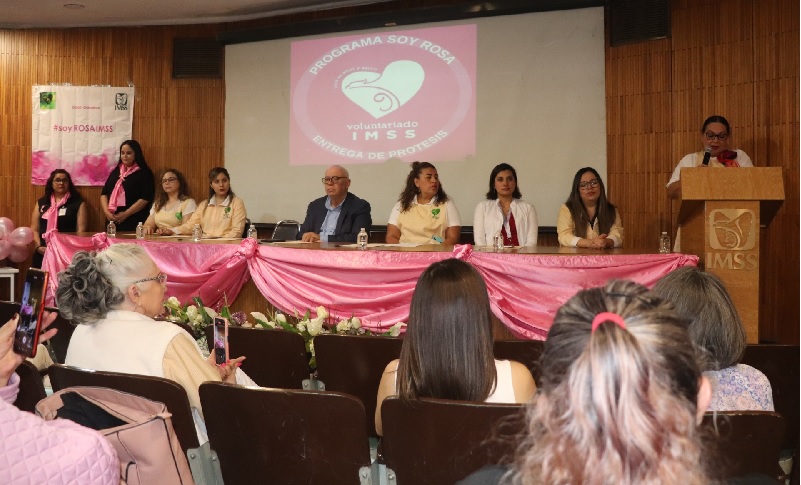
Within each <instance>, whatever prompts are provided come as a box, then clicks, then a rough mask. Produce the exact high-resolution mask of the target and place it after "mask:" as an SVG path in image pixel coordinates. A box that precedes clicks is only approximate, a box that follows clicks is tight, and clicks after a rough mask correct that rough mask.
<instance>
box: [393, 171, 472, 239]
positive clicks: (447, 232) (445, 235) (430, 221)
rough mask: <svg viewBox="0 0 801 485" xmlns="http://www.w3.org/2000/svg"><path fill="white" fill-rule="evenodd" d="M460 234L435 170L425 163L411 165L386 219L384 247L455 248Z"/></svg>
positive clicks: (458, 221) (453, 208) (456, 215)
mask: <svg viewBox="0 0 801 485" xmlns="http://www.w3.org/2000/svg"><path fill="white" fill-rule="evenodd" d="M461 232H462V220H461V218H460V217H459V211H458V210H457V209H456V204H455V203H454V202H453V200H451V199H450V198H449V197H448V194H446V193H445V191H444V190H443V189H442V184H440V182H439V175H438V174H437V168H436V167H434V166H433V165H431V164H430V163H428V162H414V163H412V170H411V172H409V175H408V176H407V177H406V187H405V188H404V189H403V192H401V195H400V198H399V199H398V202H397V203H396V204H395V207H393V208H392V213H391V214H390V215H389V222H388V223H387V237H386V241H387V243H388V244H397V243H418V244H420V243H422V244H456V243H458V242H459V235H460V234H461Z"/></svg>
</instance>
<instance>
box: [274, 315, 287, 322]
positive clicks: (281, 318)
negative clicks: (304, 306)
mask: <svg viewBox="0 0 801 485" xmlns="http://www.w3.org/2000/svg"><path fill="white" fill-rule="evenodd" d="M275 321H277V322H281V323H286V315H284V314H283V313H276V314H275Z"/></svg>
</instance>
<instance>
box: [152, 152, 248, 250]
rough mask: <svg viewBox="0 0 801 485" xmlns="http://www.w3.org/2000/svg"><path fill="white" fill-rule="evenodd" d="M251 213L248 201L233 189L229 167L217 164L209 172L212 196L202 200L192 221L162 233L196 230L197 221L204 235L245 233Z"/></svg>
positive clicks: (220, 235) (231, 235)
mask: <svg viewBox="0 0 801 485" xmlns="http://www.w3.org/2000/svg"><path fill="white" fill-rule="evenodd" d="M247 217H248V215H247V211H245V203H244V202H242V199H240V198H239V197H237V196H236V195H234V191H233V190H231V177H230V176H229V175H228V170H226V169H224V168H223V167H214V168H212V169H211V171H210V172H209V198H208V199H207V200H204V201H203V202H201V203H200V205H199V206H198V208H197V210H196V211H195V212H194V214H192V217H190V218H189V220H188V221H187V220H184V223H183V224H182V225H180V226H178V227H175V228H172V229H167V228H164V229H162V230H161V231H160V232H159V233H160V234H162V235H164V236H169V235H171V234H192V229H193V228H194V227H195V225H196V224H200V227H201V229H202V230H203V237H227V238H233V237H242V232H243V231H244V230H245V220H246V219H247Z"/></svg>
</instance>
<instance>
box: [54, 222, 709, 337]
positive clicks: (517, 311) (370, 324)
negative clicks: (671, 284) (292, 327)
mask: <svg viewBox="0 0 801 485" xmlns="http://www.w3.org/2000/svg"><path fill="white" fill-rule="evenodd" d="M120 242H128V243H134V244H139V245H141V246H143V247H144V248H145V250H146V251H147V252H148V254H150V256H151V257H152V258H153V260H154V261H155V262H156V264H157V265H158V267H159V268H160V269H161V271H163V272H164V273H166V274H167V275H168V276H169V279H168V283H167V295H168V296H175V297H177V298H178V299H179V300H180V301H182V302H186V301H188V300H189V299H190V298H191V297H193V296H200V297H201V298H202V299H203V302H204V303H205V304H206V306H209V307H217V306H219V305H221V304H222V303H224V302H233V301H234V300H236V297H237V295H238V294H239V293H240V291H241V290H242V287H243V285H244V284H245V283H246V282H247V281H248V280H249V279H252V280H253V282H254V283H255V285H256V287H257V288H258V290H259V292H260V293H261V294H262V295H263V296H264V298H266V299H267V300H268V301H269V302H270V303H271V304H272V305H273V306H274V307H276V308H278V309H281V310H282V311H285V312H288V313H293V312H295V311H297V312H299V313H301V314H302V313H304V312H305V311H306V310H307V309H310V308H311V309H313V308H316V307H318V306H320V305H322V306H324V307H325V308H326V309H327V310H328V311H329V313H330V314H331V316H332V317H334V318H348V317H350V316H353V315H355V316H358V317H359V318H360V319H361V321H362V325H363V326H364V327H365V328H368V329H371V330H376V331H381V330H386V329H387V328H389V327H390V326H392V325H393V324H395V323H397V322H399V321H406V319H407V317H408V315H409V302H410V301H411V297H412V292H413V291H414V287H415V284H416V282H417V279H418V277H419V276H420V274H421V273H422V272H423V271H424V270H425V269H426V268H427V267H428V266H429V265H430V264H432V263H434V262H436V261H440V260H443V259H447V258H458V259H461V260H464V261H466V262H468V263H470V264H471V265H473V266H474V267H475V268H476V269H477V270H478V272H479V273H480V274H481V275H482V276H483V278H484V281H485V282H486V284H487V291H488V293H489V299H490V305H491V307H492V311H493V313H494V314H495V316H496V317H497V318H498V319H499V320H500V321H501V322H502V323H503V324H504V325H505V326H506V327H507V328H508V329H509V330H510V331H511V332H512V333H513V334H514V335H516V336H518V337H521V338H529V339H543V338H545V336H546V334H547V332H548V329H549V328H550V326H551V321H552V320H553V316H554V314H555V313H556V310H557V309H558V308H559V307H560V306H561V305H562V304H563V303H564V302H565V301H567V300H568V299H569V298H570V297H571V296H573V295H574V294H575V293H576V292H577V291H579V290H582V289H585V288H592V287H595V286H601V285H603V284H605V283H606V282H607V281H608V280H610V279H629V280H633V281H636V282H638V283H641V284H643V285H645V286H648V287H651V286H652V285H653V284H654V283H656V281H657V280H658V279H659V278H661V277H662V276H664V275H665V274H667V273H669V272H670V271H672V270H674V269H676V268H678V267H681V266H686V265H697V263H698V257H697V256H693V255H687V254H678V253H672V254H654V253H645V252H642V251H633V250H624V249H611V250H603V251H598V250H591V249H577V248H557V247H537V248H519V249H505V250H503V251H500V252H497V251H493V250H492V249H490V248H479V247H473V246H471V245H469V244H468V245H456V246H450V247H449V246H440V245H427V246H418V247H416V248H376V249H368V250H364V251H361V250H358V249H353V248H346V247H342V246H341V245H337V244H333V243H315V244H292V243H283V244H282V243H271V244H259V243H258V242H257V241H256V240H253V239H244V240H237V241H224V242H215V241H203V242H201V243H194V242H192V241H191V240H190V239H188V238H172V239H165V238H158V237H157V236H156V237H148V238H146V239H143V240H137V239H134V238H132V237H130V236H128V237H126V236H121V237H117V238H109V237H107V236H106V234H104V233H100V234H94V235H76V234H67V233H57V232H54V233H53V234H52V235H51V236H50V237H49V240H48V246H47V251H46V253H45V257H44V262H43V265H42V267H43V269H45V270H47V271H50V272H51V274H52V275H54V276H55V275H56V274H57V273H58V272H59V271H61V270H63V269H64V268H66V267H67V266H68V265H69V263H70V261H71V260H72V256H73V255H74V254H75V253H76V252H78V251H100V250H103V249H105V248H107V247H109V246H110V245H111V244H116V243H120ZM50 285H51V290H52V291H50V292H49V294H50V295H51V297H50V298H52V295H54V294H55V289H56V287H57V285H58V278H57V277H51V278H50ZM51 303H52V300H51Z"/></svg>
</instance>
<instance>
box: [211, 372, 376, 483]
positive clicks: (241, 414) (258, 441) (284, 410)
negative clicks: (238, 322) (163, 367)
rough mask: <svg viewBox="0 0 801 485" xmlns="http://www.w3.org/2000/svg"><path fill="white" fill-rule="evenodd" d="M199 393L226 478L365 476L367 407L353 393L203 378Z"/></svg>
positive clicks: (347, 479) (351, 479) (336, 479)
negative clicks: (279, 387)
mask: <svg viewBox="0 0 801 485" xmlns="http://www.w3.org/2000/svg"><path fill="white" fill-rule="evenodd" d="M200 401H201V403H202V405H203V414H204V416H205V419H206V428H207V430H208V434H209V442H210V444H211V448H212V449H213V450H214V451H215V452H216V453H217V456H218V457H219V459H220V467H221V468H222V476H223V480H224V482H225V483H231V484H236V485H248V484H258V485H261V484H265V483H276V484H278V483H282V484H301V483H302V484H305V485H340V484H342V485H353V484H358V483H367V482H362V481H361V480H360V479H361V478H367V477H366V476H361V475H360V474H366V475H369V474H370V471H369V467H370V451H369V448H368V444H367V428H366V427H365V426H364V407H363V406H362V403H361V402H360V401H359V400H358V399H356V398H355V397H353V396H349V395H347V394H342V393H337V392H329V391H304V390H288V389H263V388H246V387H241V386H236V385H232V384H223V383H218V382H205V383H203V384H201V385H200ZM374 483H377V482H374Z"/></svg>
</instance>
